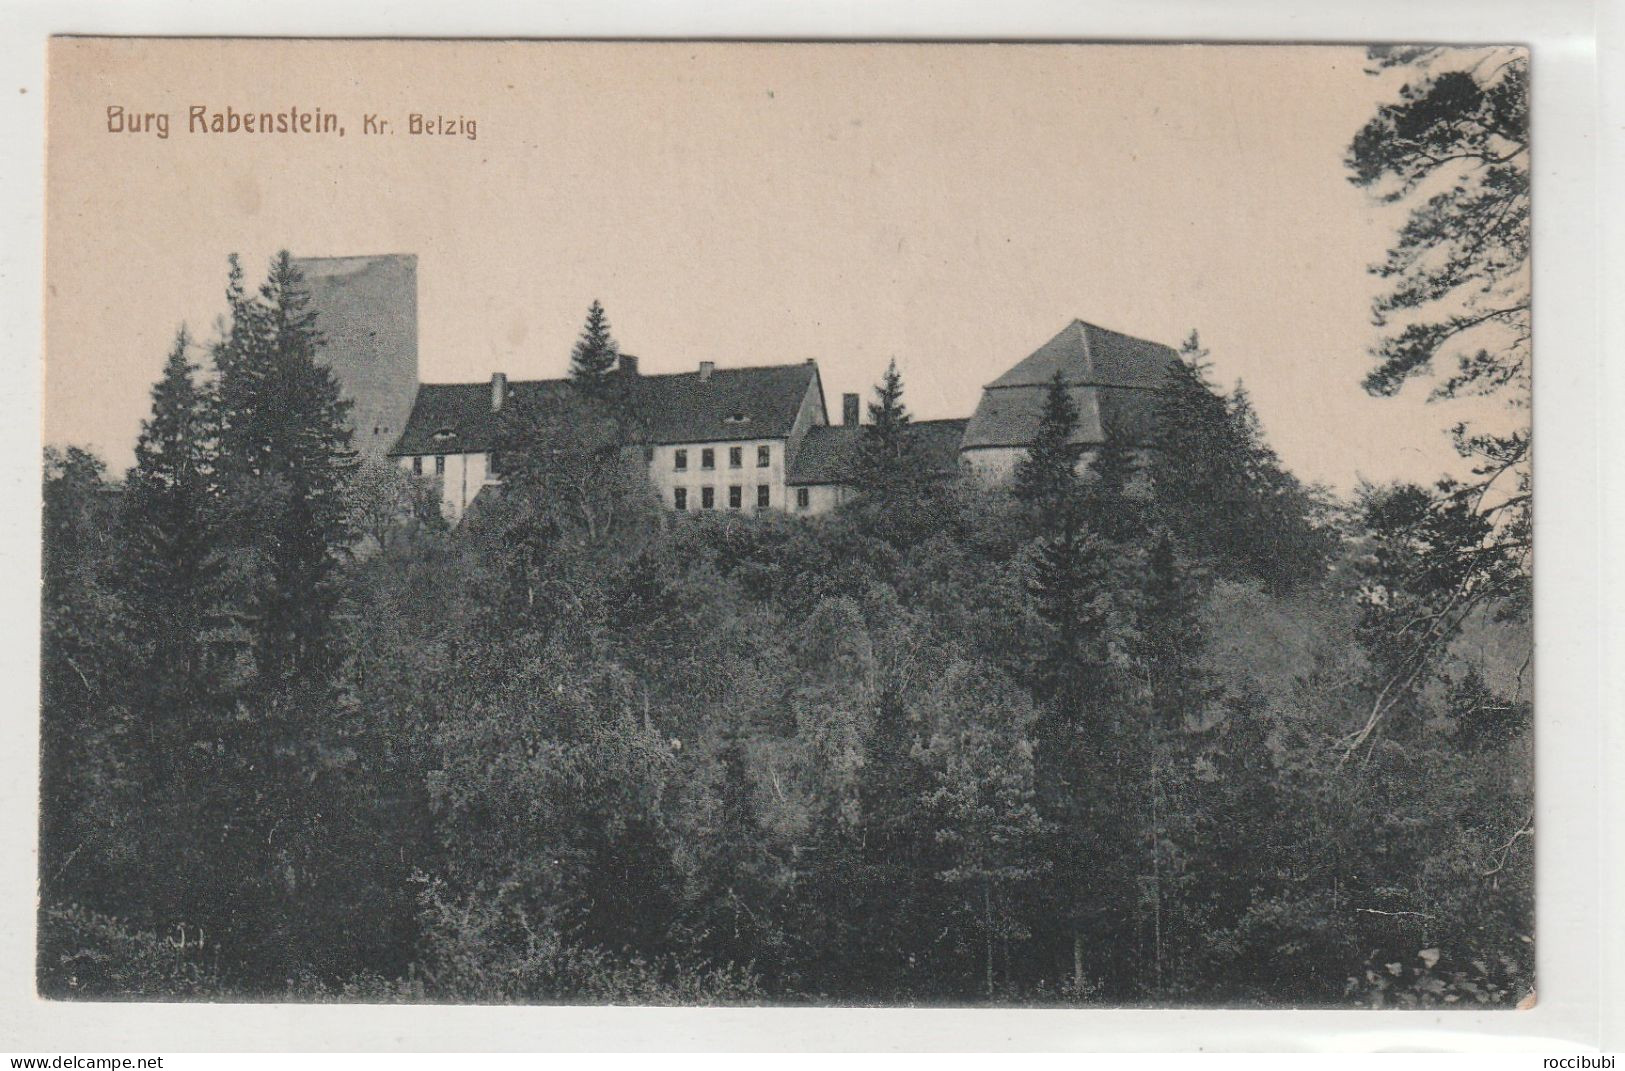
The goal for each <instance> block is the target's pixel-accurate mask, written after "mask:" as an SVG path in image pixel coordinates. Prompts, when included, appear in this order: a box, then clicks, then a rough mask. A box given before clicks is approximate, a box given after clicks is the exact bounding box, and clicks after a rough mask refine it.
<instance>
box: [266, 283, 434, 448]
mask: <svg viewBox="0 0 1625 1071" xmlns="http://www.w3.org/2000/svg"><path fill="white" fill-rule="evenodd" d="M294 264H295V265H296V266H297V267H298V268H299V270H300V271H301V272H302V273H303V274H304V277H305V286H306V288H307V289H308V290H309V291H310V307H311V309H312V311H314V312H315V313H316V328H317V330H318V331H320V332H321V335H322V345H321V350H320V358H321V360H322V362H323V363H325V364H326V365H327V366H328V367H329V368H331V369H332V370H333V374H334V376H335V377H337V379H338V381H339V385H340V387H341V388H342V389H343V391H344V396H345V397H346V398H348V399H350V400H351V401H352V402H353V403H354V404H353V405H352V406H351V408H350V426H351V429H352V430H353V431H354V432H355V438H354V439H353V440H352V443H351V445H352V446H354V448H355V450H356V452H357V453H359V454H360V455H361V456H362V457H364V458H365V457H377V458H382V457H384V456H385V455H386V454H388V453H389V451H390V448H391V447H393V446H394V445H395V442H396V440H397V439H399V438H400V436H401V432H403V431H404V430H405V429H406V418H407V416H408V415H409V414H410V413H411V412H412V402H413V400H414V399H415V398H416V397H417V390H418V258H417V256H416V255H414V254H412V253H388V254H383V255H380V256H362V257H296V258H294Z"/></svg>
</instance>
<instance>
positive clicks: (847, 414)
mask: <svg viewBox="0 0 1625 1071" xmlns="http://www.w3.org/2000/svg"><path fill="white" fill-rule="evenodd" d="M841 423H842V424H843V425H845V426H846V427H849V428H855V427H857V426H858V396H857V395H856V394H843V395H841Z"/></svg>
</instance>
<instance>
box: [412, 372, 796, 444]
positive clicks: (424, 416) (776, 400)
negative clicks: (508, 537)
mask: <svg viewBox="0 0 1625 1071" xmlns="http://www.w3.org/2000/svg"><path fill="white" fill-rule="evenodd" d="M613 374H615V375H623V374H624V373H620V372H616V373H613ZM817 376H818V368H817V366H816V365H814V364H813V363H812V362H811V361H806V362H803V363H801V364H790V365H768V366H763V367H757V368H718V369H715V370H714V371H712V372H711V373H710V375H708V376H704V377H702V375H701V373H699V372H679V373H675V374H671V375H653V376H640V375H636V374H631V375H627V377H626V383H627V386H628V388H629V391H628V396H629V399H630V401H631V403H632V405H633V406H634V407H635V409H636V411H637V413H638V415H639V417H640V418H641V420H642V421H643V422H644V425H645V427H646V428H647V433H646V435H645V436H644V438H645V441H647V442H648V443H652V444H653V443H690V442H726V441H732V440H740V439H782V438H786V437H787V436H788V435H789V434H790V429H791V427H792V426H793V425H794V424H795V420H796V414H797V413H798V412H799V411H800V409H801V403H802V400H803V399H804V398H805V397H806V396H807V393H808V390H809V388H811V387H812V386H813V384H814V383H815V382H816V380H817ZM570 389H572V388H571V386H570V383H569V381H568V380H564V379H534V380H518V381H514V382H510V383H509V384H508V400H507V401H506V402H505V403H504V404H505V405H507V406H512V405H522V404H525V402H526V401H527V400H531V399H536V398H539V397H542V396H545V395H547V394H550V393H555V392H564V391H568V390H570ZM496 431H497V413H496V412H495V411H493V410H492V408H491V384H490V382H489V381H486V382H483V383H425V384H423V385H422V386H420V387H419V388H418V395H417V401H416V402H415V404H414V405H413V406H412V415H411V416H410V417H409V418H408V419H407V422H406V431H405V432H404V433H402V435H401V438H400V441H399V442H397V443H396V444H395V449H394V450H392V451H391V453H392V454H393V455H396V456H400V455H409V454H460V453H478V452H483V451H487V450H490V449H491V448H492V445H493V444H494V442H495V440H496Z"/></svg>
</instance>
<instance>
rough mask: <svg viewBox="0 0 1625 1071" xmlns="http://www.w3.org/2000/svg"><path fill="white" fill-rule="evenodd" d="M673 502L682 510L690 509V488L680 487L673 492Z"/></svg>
mask: <svg viewBox="0 0 1625 1071" xmlns="http://www.w3.org/2000/svg"><path fill="white" fill-rule="evenodd" d="M671 504H672V505H674V506H676V507H677V508H678V509H680V510H686V509H688V488H686V487H679V488H677V490H675V491H673V492H672V493H671Z"/></svg>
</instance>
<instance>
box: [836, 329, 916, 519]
mask: <svg viewBox="0 0 1625 1071" xmlns="http://www.w3.org/2000/svg"><path fill="white" fill-rule="evenodd" d="M909 422H910V417H909V412H908V407H907V406H905V405H904V404H903V377H902V374H901V373H900V372H898V371H897V362H896V360H893V361H892V362H891V363H889V364H888V365H887V366H886V374H885V376H884V377H882V378H881V381H880V383H879V384H878V385H877V386H876V387H875V400H874V401H872V402H870V403H869V423H867V424H865V425H864V426H863V436H862V438H861V439H860V440H859V441H858V449H857V457H856V460H855V463H854V466H853V468H854V473H853V479H854V482H855V483H856V484H857V486H858V488H859V489H860V490H863V491H866V492H871V493H876V494H879V495H881V496H893V495H896V494H898V493H900V492H906V491H908V490H911V489H914V488H917V487H918V486H919V485H920V484H921V483H922V482H923V478H924V472H923V471H922V465H921V458H920V457H919V452H918V450H917V449H916V445H915V441H914V431H913V428H912V427H910V423H909Z"/></svg>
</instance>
